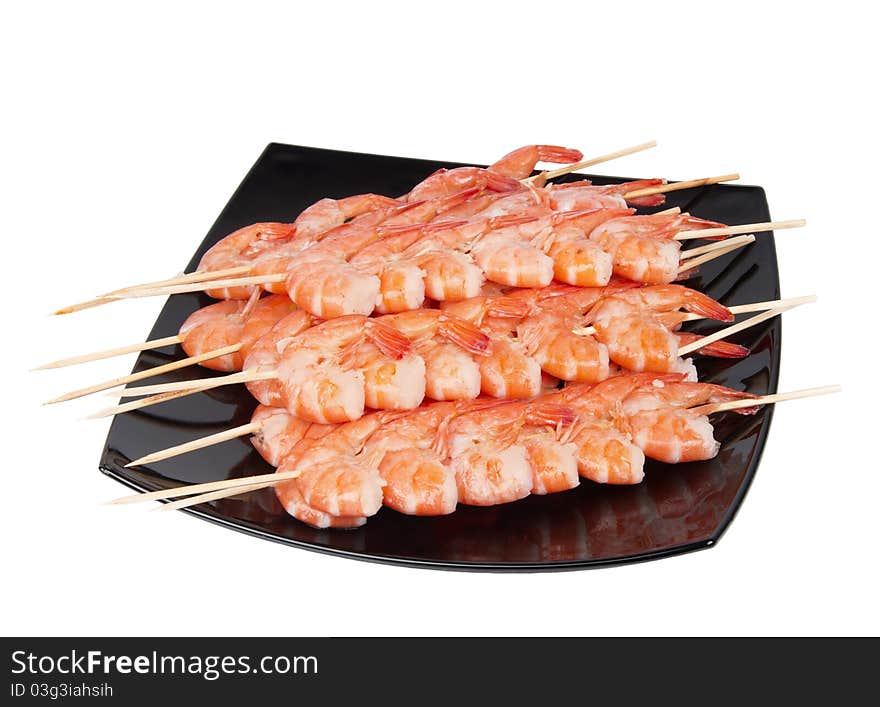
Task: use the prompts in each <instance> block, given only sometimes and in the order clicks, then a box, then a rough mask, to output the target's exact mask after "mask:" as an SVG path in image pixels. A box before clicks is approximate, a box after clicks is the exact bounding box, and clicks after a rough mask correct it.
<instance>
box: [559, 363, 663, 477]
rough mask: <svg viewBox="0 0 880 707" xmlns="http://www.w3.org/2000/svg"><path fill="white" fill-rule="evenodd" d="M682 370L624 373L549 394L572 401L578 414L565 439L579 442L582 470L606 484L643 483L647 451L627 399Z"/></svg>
mask: <svg viewBox="0 0 880 707" xmlns="http://www.w3.org/2000/svg"><path fill="white" fill-rule="evenodd" d="M680 379H681V375H680V374H671V375H669V374H665V375H654V374H631V375H622V376H617V377H614V378H609V379H608V380H606V381H604V382H602V383H599V384H597V385H595V386H589V385H584V384H575V385H569V386H566V387H565V388H563V389H562V390H561V391H559V392H557V393H553V394H550V395H548V396H546V398H545V399H546V400H548V401H551V402H558V403H562V404H565V405H568V406H570V407H571V408H572V409H573V410H574V411H575V413H576V414H577V419H576V421H575V422H574V424H573V425H572V426H571V427H570V428H569V430H568V432H567V434H566V435H565V437H564V438H563V439H565V440H567V441H570V442H571V443H573V444H574V445H575V447H576V448H577V460H578V471H579V473H580V474H581V476H583V477H584V478H587V479H590V480H591V481H595V482H596V483H600V484H624V485H628V484H638V483H640V482H641V481H642V479H643V478H644V476H645V472H644V464H645V454H644V452H643V451H642V449H641V447H640V446H639V445H638V444H636V443H635V442H634V441H633V440H632V436H631V430H630V421H629V419H628V418H627V416H626V415H625V414H624V412H623V410H622V405H623V403H624V401H625V400H626V399H627V397H628V396H629V395H631V394H632V393H633V392H634V391H637V390H641V389H644V388H646V387H651V386H653V385H654V384H655V383H661V384H662V382H663V381H678V380H680Z"/></svg>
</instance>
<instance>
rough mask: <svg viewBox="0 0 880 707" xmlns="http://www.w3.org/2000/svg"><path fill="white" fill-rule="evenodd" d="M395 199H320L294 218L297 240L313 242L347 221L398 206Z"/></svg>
mask: <svg viewBox="0 0 880 707" xmlns="http://www.w3.org/2000/svg"><path fill="white" fill-rule="evenodd" d="M399 203H400V202H398V201H397V199H392V198H390V197H387V196H381V195H380V194H358V195H356V196H348V197H345V198H343V199H321V200H319V201H316V202H315V203H314V204H312V205H311V206H309V207H307V208H306V209H305V210H303V211H302V213H300V215H299V216H297V217H296V220H295V221H294V225H295V226H296V235H297V238H298V239H304V240H313V239H315V238H316V237H317V236H320V235H321V234H324V233H327V232H328V231H330V230H331V229H333V228H335V227H337V226H341V225H342V224H343V223H345V222H346V221H348V220H349V219H353V218H355V217H356V216H362V215H365V214H368V213H371V212H374V211H378V210H380V209H383V208H388V207H393V206H397V205H399Z"/></svg>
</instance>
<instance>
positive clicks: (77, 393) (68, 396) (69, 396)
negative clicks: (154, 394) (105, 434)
mask: <svg viewBox="0 0 880 707" xmlns="http://www.w3.org/2000/svg"><path fill="white" fill-rule="evenodd" d="M240 348H241V344H240V343H239V344H232V345H231V346H224V347H223V348H222V349H214V350H213V351H206V352H205V353H203V354H201V355H199V356H191V357H189V358H185V359H182V360H180V361H172V362H171V363H166V364H165V365H164V366H156V367H155V368H148V369H147V370H145V371H139V372H138V373H132V374H130V375H127V376H121V377H120V378H114V379H112V380H108V381H104V382H103V383H98V384H96V385H90V386H89V387H88V388H80V389H79V390H74V391H72V392H70V393H65V394H64V395H61V396H59V397H57V398H53V399H52V400H48V401H46V402H45V403H44V405H51V404H53V403H63V402H65V401H67V400H73V399H75V398H81V397H83V396H84V395H91V394H92V393H99V392H101V391H102V390H108V389H109V388H116V387H117V386H120V385H126V384H127V383H134V382H135V381H139V380H143V379H144V378H150V377H151V376H156V375H159V374H161V373H169V372H170V371H176V370H177V369H178V368H185V367H186V366H190V365H192V364H194V363H201V362H202V361H207V360H209V359H212V358H218V357H220V356H226V355H227V354H231V353H235V352H236V351H238V350H239V349H240Z"/></svg>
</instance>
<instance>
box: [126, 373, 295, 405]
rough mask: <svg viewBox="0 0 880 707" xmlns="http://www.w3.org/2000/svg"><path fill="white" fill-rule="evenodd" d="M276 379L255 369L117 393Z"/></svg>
mask: <svg viewBox="0 0 880 707" xmlns="http://www.w3.org/2000/svg"><path fill="white" fill-rule="evenodd" d="M277 377H278V371H260V370H258V369H256V368H252V369H250V370H247V371H239V372H238V373H230V374H229V375H225V376H215V377H214V378H197V379H195V380H186V381H176V382H174V383H159V384H158V385H142V386H139V387H137V388H126V389H125V390H121V391H119V397H120V398H133V397H135V396H138V395H155V394H156V393H172V392H174V391H177V390H192V391H197V390H199V391H201V390H210V389H211V388H219V387H220V386H222V385H233V384H235V383H251V382H253V381H263V380H269V379H270V378H277Z"/></svg>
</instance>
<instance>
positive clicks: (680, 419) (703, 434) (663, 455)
mask: <svg viewBox="0 0 880 707" xmlns="http://www.w3.org/2000/svg"><path fill="white" fill-rule="evenodd" d="M751 397H755V396H753V395H751V394H750V393H741V392H739V391H736V390H731V389H730V388H725V387H723V386H720V385H712V384H710V383H695V382H667V383H662V384H660V385H654V386H645V387H642V388H640V389H639V390H637V391H634V392H633V393H631V394H630V395H629V396H628V397H627V398H626V400H625V401H624V403H623V411H624V413H625V414H626V415H627V416H628V418H629V423H630V425H631V429H632V435H633V439H634V440H635V442H636V444H638V445H639V447H641V448H642V449H643V450H644V451H645V454H646V455H647V456H649V457H651V458H652V459H657V460H659V461H663V462H667V463H669V464H678V463H679V462H689V461H698V460H702V459H711V458H712V457H714V456H715V455H716V454H717V453H718V450H719V449H720V447H721V445H720V443H718V442H717V441H716V440H715V437H714V431H713V429H712V424H711V423H710V422H709V418H708V416H706V415H701V414H699V413H698V412H696V411H693V410H690V409H689V408H692V407H695V406H698V405H702V404H704V403H714V402H724V401H727V400H738V399H741V398H751ZM757 410H758V408H757V407H754V408H740V409H738V410H736V412H737V413H739V414H740V415H751V414H754V413H755V412H757Z"/></svg>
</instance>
